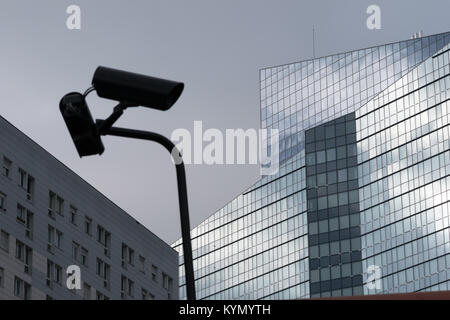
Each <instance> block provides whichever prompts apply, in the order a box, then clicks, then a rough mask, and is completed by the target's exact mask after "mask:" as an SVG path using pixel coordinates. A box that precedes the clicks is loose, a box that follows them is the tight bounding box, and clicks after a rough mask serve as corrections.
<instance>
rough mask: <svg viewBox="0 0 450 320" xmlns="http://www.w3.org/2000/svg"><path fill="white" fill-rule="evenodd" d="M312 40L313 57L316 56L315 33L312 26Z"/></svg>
mask: <svg viewBox="0 0 450 320" xmlns="http://www.w3.org/2000/svg"><path fill="white" fill-rule="evenodd" d="M312 41H313V59H315V58H316V33H315V30H314V27H313V29H312Z"/></svg>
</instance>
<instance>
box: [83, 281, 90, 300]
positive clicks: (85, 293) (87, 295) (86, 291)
mask: <svg viewBox="0 0 450 320" xmlns="http://www.w3.org/2000/svg"><path fill="white" fill-rule="evenodd" d="M83 299H84V300H91V286H90V285H88V284H87V283H86V282H85V283H84V284H83Z"/></svg>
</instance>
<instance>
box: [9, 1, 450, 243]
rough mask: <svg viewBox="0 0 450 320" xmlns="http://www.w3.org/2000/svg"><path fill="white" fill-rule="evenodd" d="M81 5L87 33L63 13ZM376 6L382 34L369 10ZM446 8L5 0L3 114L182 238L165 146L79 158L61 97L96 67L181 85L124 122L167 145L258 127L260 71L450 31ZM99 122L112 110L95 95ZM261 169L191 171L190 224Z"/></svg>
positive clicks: (154, 224)
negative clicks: (170, 139) (169, 140)
mask: <svg viewBox="0 0 450 320" xmlns="http://www.w3.org/2000/svg"><path fill="white" fill-rule="evenodd" d="M72 4H76V5H78V6H79V7H80V8H81V30H68V29H67V27H66V19H67V17H68V14H67V13H66V9H67V7H68V6H69V5H72ZM372 4H377V5H379V6H380V8H381V30H369V29H367V27H366V19H367V17H368V15H367V14H366V9H367V7H368V6H369V5H372ZM448 12H450V2H449V1H448V0H429V1H423V0H420V1H418V0H402V1H400V0H398V1H386V0H383V1H372V0H370V1H366V0H352V1H350V0H345V1H344V0H341V1H336V0H321V1H306V0H276V1H275V0H272V1H268V0H245V1H244V0H226V1H225V0H221V1H218V0H189V1H187V0H179V1H175V0H145V1H144V0H133V1H115V0H114V1H113V0H96V1H88V0H72V1H65V0H58V1H56V0H40V1H23V0H14V1H13V0H8V1H6V0H5V1H2V2H1V4H0V38H1V51H0V57H1V59H0V69H1V72H0V101H1V105H0V115H1V116H3V117H5V118H6V119H7V120H9V121H10V122H12V123H13V124H14V125H15V126H16V127H18V128H19V129H20V130H22V131H23V132H24V133H26V134H27V135H29V136H30V137H31V138H32V139H34V140H35V141H36V142H38V143H39V144H40V145H41V146H43V147H44V148H45V149H46V150H48V151H49V152H50V153H52V154H53V155H54V156H56V157H57V158H58V159H59V160H61V161H62V162H63V163H65V164H66V165H67V166H69V167H70V168H71V169H72V170H73V171H75V172H76V173H77V174H79V175H80V176H81V177H83V178H84V179H85V180H87V181H88V182H89V183H91V184H92V185H93V186H94V187H96V188H97V189H98V190H99V191H101V192H102V193H104V194H105V195H106V196H108V197H109V198H110V199H112V200H113V201H114V202H115V203H117V204H118V205H119V206H120V207H122V208H123V209H125V210H126V211H127V212H129V213H130V214H131V215H132V216H134V217H135V218H136V219H138V220H139V221H140V222H142V223H143V224H144V225H145V226H147V227H148V228H149V229H150V230H152V231H153V232H154V233H156V234H157V235H158V236H160V237H161V238H162V239H164V240H165V241H167V242H169V243H171V242H173V241H174V240H176V239H177V238H178V237H179V234H180V227H179V214H178V201H177V198H176V197H177V193H176V179H175V170H174V168H173V166H172V164H171V162H170V161H169V160H168V155H167V154H166V151H165V150H163V148H162V147H160V146H158V145H156V144H151V143H148V142H147V143H145V142H139V141H132V140H121V139H119V138H114V137H107V138H105V139H104V143H105V147H106V152H105V153H104V155H103V156H101V157H91V158H83V159H80V158H79V157H78V155H77V153H76V151H75V148H74V146H73V144H72V141H71V139H70V137H69V134H68V133H67V130H66V127H65V125H64V122H63V120H62V118H61V115H60V114H59V110H58V103H59V100H60V98H61V97H62V96H63V95H64V94H65V93H67V92H69V91H84V90H85V89H86V88H87V87H89V85H90V82H91V78H92V74H93V72H94V70H95V68H96V67H97V66H98V65H105V66H110V67H115V68H119V69H125V70H130V71H134V72H139V73H144V74H148V75H154V76H159V77H165V78H169V79H175V80H180V81H183V82H185V84H186V88H185V91H184V93H183V95H182V97H181V98H180V100H179V102H178V103H177V104H175V106H174V107H173V108H172V109H171V110H169V111H167V112H160V111H157V110H151V109H145V108H136V109H131V110H128V111H127V112H126V114H125V115H124V116H123V118H122V119H121V120H120V121H119V122H118V125H120V126H123V127H131V128H138V129H143V130H152V131H156V132H159V133H162V134H165V135H167V136H170V135H171V133H172V131H173V130H175V129H177V128H186V129H189V130H191V129H192V128H193V121H195V120H202V121H203V126H204V128H205V129H207V128H218V129H221V130H225V129H227V128H230V129H233V128H244V129H248V128H259V116H260V115H259V105H258V99H259V93H258V78H259V76H258V70H259V69H260V68H263V67H267V66H273V65H279V64H284V63H288V62H295V61H301V60H305V59H309V58H311V57H312V54H313V50H312V28H313V27H314V28H315V30H316V56H323V55H329V54H333V53H338V52H343V51H348V50H352V49H358V48H363V47H368V46H373V45H377V44H383V43H386V42H393V41H399V40H404V39H409V38H410V36H411V35H412V34H413V33H414V32H417V31H420V30H423V32H424V34H425V35H430V34H434V33H441V32H444V31H449V30H450V23H449V19H448ZM88 101H89V104H90V107H91V111H92V113H93V114H94V117H96V118H101V117H104V116H106V115H108V114H109V113H110V112H111V109H112V106H113V104H114V103H113V102H112V101H107V100H102V99H99V98H98V97H96V95H95V94H92V95H91V96H89V99H88ZM258 174H259V170H258V167H257V166H255V165H222V166H207V165H190V166H188V167H187V179H188V189H189V190H188V191H189V201H190V211H191V224H192V226H195V225H197V224H198V223H200V222H201V221H202V220H204V219H205V218H206V217H208V216H209V215H211V214H212V213H214V211H216V210H217V209H219V208H220V207H222V206H223V205H224V204H226V203H227V202H228V201H230V200H231V199H232V198H233V197H235V196H236V195H238V194H239V193H240V192H241V191H243V190H244V189H246V188H248V187H249V186H250V185H252V184H253V183H254V182H256V180H257V179H258Z"/></svg>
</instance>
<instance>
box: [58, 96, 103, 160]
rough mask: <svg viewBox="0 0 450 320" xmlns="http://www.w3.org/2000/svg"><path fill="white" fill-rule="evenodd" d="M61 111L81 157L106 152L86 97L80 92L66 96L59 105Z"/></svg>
mask: <svg viewBox="0 0 450 320" xmlns="http://www.w3.org/2000/svg"><path fill="white" fill-rule="evenodd" d="M59 110H60V111H61V114H62V116H63V118H64V121H65V123H66V125H67V129H69V133H70V136H71V137H72V140H73V142H74V144H75V147H76V149H77V151H78V155H79V156H80V157H83V156H89V155H94V154H99V155H100V154H102V153H103V151H104V150H105V148H104V146H103V143H102V141H101V139H100V135H99V133H98V130H97V127H96V125H95V122H94V119H93V118H92V115H91V112H90V111H89V107H88V105H87V103H86V99H85V97H84V95H82V94H81V93H78V92H71V93H68V94H66V95H65V96H64V97H63V98H62V99H61V101H60V103H59Z"/></svg>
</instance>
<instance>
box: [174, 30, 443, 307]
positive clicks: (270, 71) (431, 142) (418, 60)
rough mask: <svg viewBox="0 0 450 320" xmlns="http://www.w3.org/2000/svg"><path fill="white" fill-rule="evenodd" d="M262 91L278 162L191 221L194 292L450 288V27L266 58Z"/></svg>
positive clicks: (322, 293)
mask: <svg viewBox="0 0 450 320" xmlns="http://www.w3.org/2000/svg"><path fill="white" fill-rule="evenodd" d="M260 91H261V127H262V128H267V129H271V128H274V129H278V130H279V132H280V144H279V147H280V150H279V151H280V159H279V160H280V170H279V172H278V173H277V174H276V175H272V176H265V177H262V178H261V179H260V180H259V181H258V182H257V183H255V184H254V185H253V186H252V187H251V188H249V189H248V190H246V191H245V192H244V193H242V194H241V195H239V196H238V197H237V198H236V199H234V200H232V201H231V202H230V203H228V204H227V205H226V206H225V207H223V208H222V209H220V210H219V211H218V212H216V213H215V214H213V215H212V216H211V217H209V218H208V219H207V220H205V221H204V222H203V223H201V224H200V225H199V226H197V227H196V228H194V229H193V230H192V241H193V250H194V268H195V278H196V289H197V296H198V298H199V299H297V298H307V297H328V296H342V295H362V294H376V293H396V292H413V291H429V290H449V289H450V229H449V222H450V221H449V219H450V206H449V201H450V126H449V125H450V103H449V99H450V32H449V33H443V34H438V35H432V36H427V37H421V38H418V39H411V40H406V41H401V42H396V43H391V44H387V45H382V46H376V47H372V48H367V49H361V50H355V51H351V52H347V53H341V54H335V55H331V56H327V57H321V58H316V59H312V60H308V61H303V62H299V63H291V64H287V65H283V66H277V67H271V68H265V69H263V70H261V71H260ZM268 143H270V141H269V142H268ZM265 147H266V148H270V145H266V146H265ZM173 247H174V248H175V249H176V250H177V251H178V252H179V253H180V297H182V298H183V297H185V278H184V267H183V256H182V248H181V240H179V241H177V242H176V243H174V245H173ZM374 277H375V278H374ZM373 279H375V280H378V281H375V282H374V281H372V280H373ZM374 284H376V285H374Z"/></svg>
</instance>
